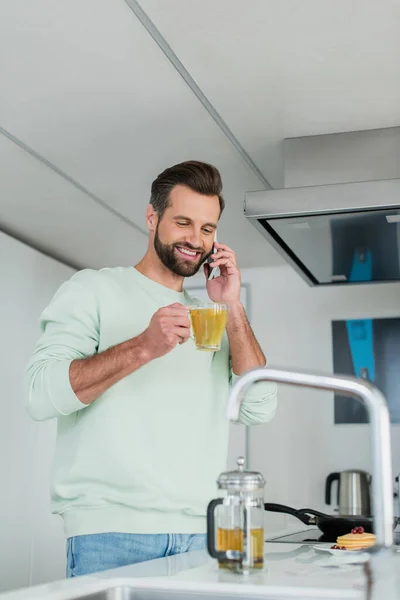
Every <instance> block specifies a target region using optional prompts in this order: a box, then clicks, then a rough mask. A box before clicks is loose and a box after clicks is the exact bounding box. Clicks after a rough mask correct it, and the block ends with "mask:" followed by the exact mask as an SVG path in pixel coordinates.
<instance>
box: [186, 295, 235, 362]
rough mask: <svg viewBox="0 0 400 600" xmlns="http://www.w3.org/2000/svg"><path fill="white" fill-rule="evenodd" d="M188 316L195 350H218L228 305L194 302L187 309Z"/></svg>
mask: <svg viewBox="0 0 400 600" xmlns="http://www.w3.org/2000/svg"><path fill="white" fill-rule="evenodd" d="M189 314H190V321H191V323H192V331H193V336H194V341H195V344H196V348H197V350H208V351H210V352H216V351H218V350H220V349H221V341H222V335H223V333H224V330H225V326H226V321H227V318H228V305H227V304H219V303H214V302H196V303H195V304H192V305H191V306H190V307H189Z"/></svg>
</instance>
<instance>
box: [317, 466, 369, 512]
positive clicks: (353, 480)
mask: <svg viewBox="0 0 400 600" xmlns="http://www.w3.org/2000/svg"><path fill="white" fill-rule="evenodd" d="M334 481H337V482H338V486H337V503H338V507H339V514H340V515H343V516H363V517H370V516H371V499H370V483H371V476H370V474H369V473H366V472H365V471H354V470H348V471H341V472H338V473H330V474H329V475H328V477H327V478H326V483H325V503H326V504H331V495H332V494H331V488H332V483H333V482H334Z"/></svg>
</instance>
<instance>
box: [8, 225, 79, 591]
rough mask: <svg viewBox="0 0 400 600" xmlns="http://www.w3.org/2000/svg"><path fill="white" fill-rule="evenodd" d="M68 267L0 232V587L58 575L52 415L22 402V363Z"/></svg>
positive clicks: (60, 556) (60, 548) (60, 544)
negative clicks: (33, 414) (33, 412)
mask: <svg viewBox="0 0 400 600" xmlns="http://www.w3.org/2000/svg"><path fill="white" fill-rule="evenodd" d="M72 273H73V270H72V269H70V268H68V267H65V266H64V265H62V264H61V263H59V262H57V261H55V260H53V259H50V258H48V257H46V256H44V255H43V254H40V253H39V252H36V251H35V250H32V249H31V248H29V247H28V246H25V245H24V244H21V243H20V242H18V241H16V240H14V239H13V238H11V237H9V236H7V235H5V234H4V233H0V282H1V284H0V286H1V288H0V332H1V351H0V352H1V360H0V381H1V388H0V389H1V396H0V408H1V418H0V476H1V493H0V532H1V533H0V539H1V544H0V592H1V591H4V590H7V589H12V588H17V587H22V586H26V585H29V584H37V583H41V582H43V581H48V580H51V579H57V578H61V577H63V575H64V572H65V566H64V565H65V559H64V540H63V532H62V522H61V519H60V518H59V517H55V516H53V515H51V514H50V500H49V492H48V490H49V473H50V468H51V460H52V454H53V445H54V439H55V433H56V422H55V421H47V422H44V423H35V422H33V421H32V420H31V419H30V418H29V416H28V414H27V413H26V411H25V408H24V398H25V390H24V387H23V376H24V369H25V365H26V363H27V361H28V358H29V355H30V353H31V352H32V350H33V348H34V345H35V343H36V340H37V338H38V336H39V321H38V320H39V315H40V313H41V311H42V309H43V308H44V307H45V306H46V304H47V303H48V302H49V300H50V299H51V297H52V295H53V294H54V292H55V291H56V289H57V288H58V286H59V285H60V284H61V283H62V282H63V281H65V280H66V279H67V278H68V277H70V276H71V275H72Z"/></svg>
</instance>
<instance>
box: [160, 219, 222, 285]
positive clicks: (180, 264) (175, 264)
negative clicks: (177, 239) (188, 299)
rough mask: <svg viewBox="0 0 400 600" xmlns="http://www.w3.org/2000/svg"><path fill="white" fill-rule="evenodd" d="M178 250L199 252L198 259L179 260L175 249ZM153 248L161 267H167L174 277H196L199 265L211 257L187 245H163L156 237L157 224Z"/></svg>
mask: <svg viewBox="0 0 400 600" xmlns="http://www.w3.org/2000/svg"><path fill="white" fill-rule="evenodd" d="M177 246H179V247H180V248H188V250H195V251H197V252H201V255H200V256H199V259H198V260H197V261H196V262H193V261H191V260H185V259H184V258H180V257H179V256H178V255H177V252H178V250H176V247H177ZM154 248H155V251H156V252H157V256H158V258H159V259H160V260H161V262H162V263H163V265H164V266H165V267H167V269H169V270H170V271H172V273H175V275H179V276H180V277H192V276H193V275H196V273H197V272H198V270H199V269H200V267H201V265H202V264H203V262H204V261H205V260H207V258H208V257H209V256H210V255H211V252H212V250H211V252H209V253H208V254H206V253H205V252H204V250H201V249H200V248H195V247H194V246H191V245H190V244H188V243H186V242H185V243H175V244H164V243H163V242H162V241H161V240H160V237H159V235H158V224H157V228H156V231H155V235H154Z"/></svg>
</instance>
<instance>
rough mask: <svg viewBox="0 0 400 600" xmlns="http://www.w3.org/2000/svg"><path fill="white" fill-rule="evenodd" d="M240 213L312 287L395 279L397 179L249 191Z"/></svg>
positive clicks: (398, 277)
mask: <svg viewBox="0 0 400 600" xmlns="http://www.w3.org/2000/svg"><path fill="white" fill-rule="evenodd" d="M244 213H245V216H246V218H247V219H248V220H249V221H250V223H252V224H253V225H254V226H255V227H256V228H257V229H258V230H259V231H260V232H261V233H262V235H263V236H264V237H265V238H266V239H267V240H268V242H269V243H270V244H272V245H273V246H274V248H275V249H276V250H277V251H278V252H279V253H280V254H281V255H282V256H283V258H284V259H285V260H286V261H287V262H288V263H289V264H290V265H291V266H292V267H293V268H294V269H295V270H296V271H297V272H298V273H299V274H300V275H301V276H302V277H303V279H305V280H306V281H307V282H308V283H309V284H310V285H312V286H322V285H345V284H353V283H382V282H393V281H400V179H383V180H379V181H367V182H359V183H343V184H342V183H341V184H334V185H317V186H310V187H293V188H285V189H279V190H269V191H260V192H248V193H246V200H245V207H244Z"/></svg>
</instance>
